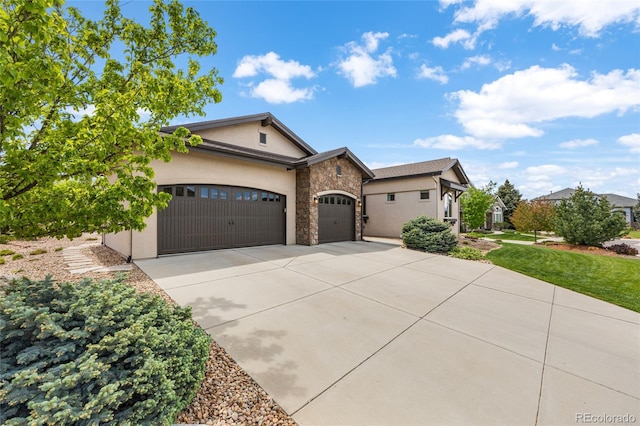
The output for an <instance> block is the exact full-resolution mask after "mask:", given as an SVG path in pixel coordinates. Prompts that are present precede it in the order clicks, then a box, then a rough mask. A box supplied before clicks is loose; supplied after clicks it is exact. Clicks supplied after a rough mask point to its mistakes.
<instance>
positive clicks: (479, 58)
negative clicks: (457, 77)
mask: <svg viewBox="0 0 640 426" xmlns="http://www.w3.org/2000/svg"><path fill="white" fill-rule="evenodd" d="M490 63H491V58H490V57H489V56H487V55H476V56H471V57H468V58H467V59H465V61H464V62H463V63H462V65H461V66H460V69H463V70H466V69H467V68H471V66H472V65H479V66H485V65H489V64H490Z"/></svg>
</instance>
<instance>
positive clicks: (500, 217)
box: [484, 196, 507, 229]
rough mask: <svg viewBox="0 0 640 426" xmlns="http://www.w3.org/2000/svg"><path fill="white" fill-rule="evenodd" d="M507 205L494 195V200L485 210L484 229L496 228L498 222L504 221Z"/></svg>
mask: <svg viewBox="0 0 640 426" xmlns="http://www.w3.org/2000/svg"><path fill="white" fill-rule="evenodd" d="M506 209H507V206H506V205H505V204H504V202H503V201H502V199H501V198H500V197H498V196H496V201H495V202H494V203H493V204H492V205H491V207H489V210H487V219H486V220H485V221H484V229H498V228H499V226H498V224H499V223H502V222H504V213H505V210H506Z"/></svg>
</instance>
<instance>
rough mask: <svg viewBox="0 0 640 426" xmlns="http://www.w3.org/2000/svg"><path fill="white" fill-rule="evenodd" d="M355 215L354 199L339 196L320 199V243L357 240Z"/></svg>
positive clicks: (331, 195) (324, 196) (333, 195)
mask: <svg viewBox="0 0 640 426" xmlns="http://www.w3.org/2000/svg"><path fill="white" fill-rule="evenodd" d="M355 213H356V209H355V200H354V199H353V198H349V197H346V196H344V195H339V194H329V195H323V196H321V197H318V242H319V243H330V242H334V241H353V240H355V235H356V228H355V223H356V214H355Z"/></svg>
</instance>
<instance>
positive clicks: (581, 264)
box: [486, 243, 640, 312]
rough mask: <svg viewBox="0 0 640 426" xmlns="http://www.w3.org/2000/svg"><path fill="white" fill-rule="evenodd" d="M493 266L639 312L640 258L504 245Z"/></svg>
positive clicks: (493, 254) (491, 257)
mask: <svg viewBox="0 0 640 426" xmlns="http://www.w3.org/2000/svg"><path fill="white" fill-rule="evenodd" d="M486 257H487V258H488V259H489V260H491V261H492V262H493V263H494V264H496V265H498V266H502V267H503V268H507V269H511V270H512V271H516V272H520V273H523V274H525V275H528V276H530V277H534V278H538V279H541V280H543V281H547V282H549V283H552V284H555V285H558V286H560V287H564V288H567V289H569V290H573V291H576V292H579V293H582V294H586V295H588V296H592V297H595V298H597V299H600V300H604V301H607V302H610V303H613V304H616V305H618V306H622V307H623V308H627V309H631V310H632V311H635V312H640V259H631V258H630V259H625V258H619V257H613V256H602V255H595V254H585V253H573V252H568V251H562V250H554V249H550V248H546V247H537V246H525V245H516V244H508V243H506V244H503V245H502V247H501V248H499V249H497V250H493V251H491V252H489V253H487V256H486Z"/></svg>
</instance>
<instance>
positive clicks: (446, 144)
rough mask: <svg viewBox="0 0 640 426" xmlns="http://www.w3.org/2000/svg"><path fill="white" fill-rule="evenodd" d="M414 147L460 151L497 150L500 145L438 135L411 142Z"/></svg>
mask: <svg viewBox="0 0 640 426" xmlns="http://www.w3.org/2000/svg"><path fill="white" fill-rule="evenodd" d="M413 144H414V145H415V146H419V147H422V148H437V149H448V150H460V149H466V148H476V149H497V148H500V146H501V144H500V143H499V142H495V141H486V140H482V139H477V138H474V137H472V136H455V135H440V136H436V137H430V138H424V139H416V140H415V141H413Z"/></svg>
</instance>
